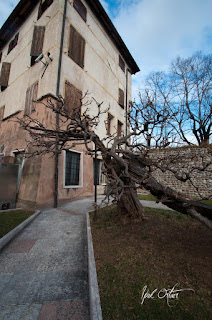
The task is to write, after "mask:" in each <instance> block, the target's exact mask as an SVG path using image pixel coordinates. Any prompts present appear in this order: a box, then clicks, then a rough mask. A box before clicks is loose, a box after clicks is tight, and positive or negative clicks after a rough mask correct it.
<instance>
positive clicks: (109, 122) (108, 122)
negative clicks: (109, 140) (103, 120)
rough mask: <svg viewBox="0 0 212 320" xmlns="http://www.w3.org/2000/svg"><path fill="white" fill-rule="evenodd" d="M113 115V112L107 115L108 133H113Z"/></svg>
mask: <svg viewBox="0 0 212 320" xmlns="http://www.w3.org/2000/svg"><path fill="white" fill-rule="evenodd" d="M113 118H114V117H113V116H112V114H110V113H108V116H107V135H108V136H109V135H111V121H112V120H113Z"/></svg>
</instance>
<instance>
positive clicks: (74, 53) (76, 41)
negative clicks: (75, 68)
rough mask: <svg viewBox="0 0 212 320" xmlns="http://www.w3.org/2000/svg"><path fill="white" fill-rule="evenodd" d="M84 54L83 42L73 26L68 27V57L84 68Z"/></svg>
mask: <svg viewBox="0 0 212 320" xmlns="http://www.w3.org/2000/svg"><path fill="white" fill-rule="evenodd" d="M84 54H85V40H84V38H83V37H82V36H81V35H80V34H79V32H77V31H76V29H75V28H74V27H73V26H70V41H69V50H68V55H69V57H70V58H71V59H72V60H74V61H75V62H76V63H77V64H78V65H79V66H80V67H81V68H84Z"/></svg>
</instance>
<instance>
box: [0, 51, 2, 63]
mask: <svg viewBox="0 0 212 320" xmlns="http://www.w3.org/2000/svg"><path fill="white" fill-rule="evenodd" d="M1 58H2V52H0V63H1Z"/></svg>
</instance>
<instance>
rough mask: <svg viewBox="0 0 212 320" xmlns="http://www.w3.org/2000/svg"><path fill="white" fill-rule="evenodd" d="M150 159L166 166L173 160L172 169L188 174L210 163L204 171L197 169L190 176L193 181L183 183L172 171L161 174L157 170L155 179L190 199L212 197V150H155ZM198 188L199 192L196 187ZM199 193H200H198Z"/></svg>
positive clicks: (198, 148)
mask: <svg viewBox="0 0 212 320" xmlns="http://www.w3.org/2000/svg"><path fill="white" fill-rule="evenodd" d="M150 157H151V158H152V159H154V160H156V159H157V160H158V162H159V163H160V162H161V163H163V164H164V165H165V164H166V162H167V164H168V162H169V160H168V159H172V160H173V164H172V167H173V168H174V169H177V171H178V172H179V173H181V172H182V171H185V172H188V171H189V170H190V169H191V168H194V167H199V168H201V167H202V166H203V165H204V164H205V163H208V162H210V163H211V164H210V166H209V167H207V169H206V170H204V171H199V170H197V169H195V170H193V171H192V173H191V174H190V176H191V181H192V182H190V181H186V182H181V181H179V180H178V179H176V178H175V176H174V174H173V173H172V172H170V171H166V172H161V170H159V169H157V170H156V171H155V172H154V177H155V178H156V179H157V180H158V182H160V183H162V184H163V185H166V186H169V187H171V188H172V189H174V190H176V191H178V192H180V193H182V194H183V195H185V196H187V197H189V198H200V195H199V193H200V194H201V196H202V197H209V196H210V195H212V148H211V147H208V148H206V147H205V148H204V147H190V148H189V147H188V148H176V149H164V150H154V151H152V152H151V155H150ZM192 184H193V185H194V186H195V187H197V188H198V191H197V190H196V189H195V187H194V186H193V185H192ZM198 192H199V193H198Z"/></svg>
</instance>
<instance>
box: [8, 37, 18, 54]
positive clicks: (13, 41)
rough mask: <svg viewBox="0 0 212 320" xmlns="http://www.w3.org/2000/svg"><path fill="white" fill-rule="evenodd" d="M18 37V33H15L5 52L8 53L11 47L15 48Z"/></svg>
mask: <svg viewBox="0 0 212 320" xmlns="http://www.w3.org/2000/svg"><path fill="white" fill-rule="evenodd" d="M18 37H19V33H17V34H16V36H15V38H14V39H12V40H11V41H10V43H9V47H8V52H7V54H9V53H10V51H12V49H13V48H15V46H16V45H17V43H18Z"/></svg>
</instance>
